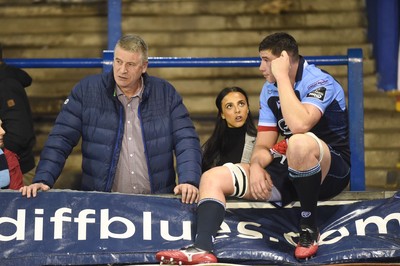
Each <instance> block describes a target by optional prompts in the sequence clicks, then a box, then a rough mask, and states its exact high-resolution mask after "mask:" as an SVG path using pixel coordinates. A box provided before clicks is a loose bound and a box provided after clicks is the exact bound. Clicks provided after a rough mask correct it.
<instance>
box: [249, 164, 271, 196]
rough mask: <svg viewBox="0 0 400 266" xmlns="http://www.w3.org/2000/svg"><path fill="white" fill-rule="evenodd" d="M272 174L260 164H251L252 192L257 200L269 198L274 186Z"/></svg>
mask: <svg viewBox="0 0 400 266" xmlns="http://www.w3.org/2000/svg"><path fill="white" fill-rule="evenodd" d="M273 186H274V185H273V183H272V181H271V177H270V175H269V174H268V173H267V171H265V169H263V168H262V167H261V166H260V165H258V164H251V165H250V192H251V195H252V196H253V198H254V199H256V200H268V199H269V198H270V196H271V190H272V187H273Z"/></svg>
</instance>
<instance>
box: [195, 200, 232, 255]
mask: <svg viewBox="0 0 400 266" xmlns="http://www.w3.org/2000/svg"><path fill="white" fill-rule="evenodd" d="M224 216H225V205H224V204H223V203H222V202H221V201H219V200H216V199H211V198H206V199H202V200H201V201H200V202H199V205H198V206H197V234H196V239H195V242H194V245H195V246H196V247H197V248H201V249H203V250H207V251H212V250H213V244H214V237H215V236H216V235H217V232H218V230H219V228H220V226H221V223H222V222H223V221H224Z"/></svg>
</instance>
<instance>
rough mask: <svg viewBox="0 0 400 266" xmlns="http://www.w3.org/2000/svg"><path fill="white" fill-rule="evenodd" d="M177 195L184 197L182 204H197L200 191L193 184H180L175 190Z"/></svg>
mask: <svg viewBox="0 0 400 266" xmlns="http://www.w3.org/2000/svg"><path fill="white" fill-rule="evenodd" d="M174 194H175V195H182V203H188V204H189V203H190V204H192V203H197V202H198V201H199V196H200V194H199V189H198V188H197V187H195V186H193V185H191V184H179V185H177V186H176V187H175V188H174Z"/></svg>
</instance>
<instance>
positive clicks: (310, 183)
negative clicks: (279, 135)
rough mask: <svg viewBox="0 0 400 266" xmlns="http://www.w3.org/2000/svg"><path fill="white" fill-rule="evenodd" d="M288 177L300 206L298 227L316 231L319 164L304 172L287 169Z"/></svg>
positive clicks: (319, 179) (319, 184)
mask: <svg viewBox="0 0 400 266" xmlns="http://www.w3.org/2000/svg"><path fill="white" fill-rule="evenodd" d="M289 176H290V178H291V179H292V182H293V186H294V187H295V189H296V192H297V196H298V197H299V201H300V205H301V218H300V225H301V226H302V227H303V226H309V227H311V228H313V229H316V228H317V222H316V219H317V203H318V196H319V189H320V186H321V178H322V176H321V166H320V164H318V165H317V166H315V167H313V168H311V169H309V170H306V171H296V170H294V169H291V168H289Z"/></svg>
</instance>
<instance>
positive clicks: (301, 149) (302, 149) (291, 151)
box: [286, 134, 310, 161]
mask: <svg viewBox="0 0 400 266" xmlns="http://www.w3.org/2000/svg"><path fill="white" fill-rule="evenodd" d="M309 155H310V145H309V142H308V137H307V136H306V135H304V134H295V135H293V136H291V137H290V138H289V142H288V148H287V150H286V156H287V159H288V161H293V159H300V158H304V157H307V156H309Z"/></svg>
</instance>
